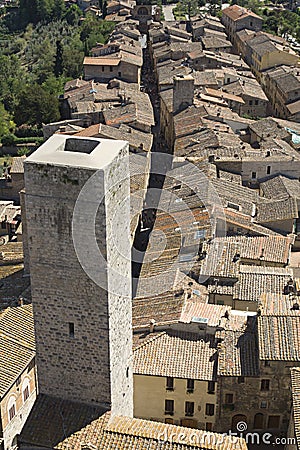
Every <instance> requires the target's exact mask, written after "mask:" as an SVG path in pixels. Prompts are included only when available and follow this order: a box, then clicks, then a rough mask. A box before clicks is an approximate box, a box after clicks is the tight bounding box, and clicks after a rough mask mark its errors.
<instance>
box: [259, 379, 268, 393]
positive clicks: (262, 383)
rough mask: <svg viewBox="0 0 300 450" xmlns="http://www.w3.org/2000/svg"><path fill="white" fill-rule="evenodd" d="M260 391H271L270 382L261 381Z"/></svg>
mask: <svg viewBox="0 0 300 450" xmlns="http://www.w3.org/2000/svg"><path fill="white" fill-rule="evenodd" d="M260 390H261V391H269V390H270V380H261V382H260Z"/></svg>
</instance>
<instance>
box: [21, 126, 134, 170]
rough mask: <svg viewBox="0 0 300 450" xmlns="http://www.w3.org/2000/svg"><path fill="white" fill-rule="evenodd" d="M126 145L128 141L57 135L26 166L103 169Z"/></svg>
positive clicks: (34, 154)
mask: <svg viewBox="0 0 300 450" xmlns="http://www.w3.org/2000/svg"><path fill="white" fill-rule="evenodd" d="M126 145H127V142H126V141H117V140H112V139H99V138H86V137H84V138H82V137H74V136H67V135H61V134H55V135H53V136H51V137H50V138H49V139H48V140H47V141H46V142H45V143H44V144H42V145H41V146H40V147H39V148H38V149H37V150H36V151H35V152H34V153H33V154H32V155H30V156H29V157H28V158H27V159H26V161H25V164H28V163H35V164H54V165H60V166H72V167H82V168H90V169H101V168H104V167H105V166H107V165H108V164H110V163H111V162H112V161H113V160H114V158H115V157H116V156H117V155H118V154H119V152H120V150H121V149H123V148H124V147H125V146H126Z"/></svg>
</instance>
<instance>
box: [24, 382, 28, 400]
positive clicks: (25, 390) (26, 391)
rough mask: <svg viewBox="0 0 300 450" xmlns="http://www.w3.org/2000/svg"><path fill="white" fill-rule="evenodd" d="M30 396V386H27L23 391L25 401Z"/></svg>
mask: <svg viewBox="0 0 300 450" xmlns="http://www.w3.org/2000/svg"><path fill="white" fill-rule="evenodd" d="M28 397H29V386H26V388H25V389H24V391H23V401H24V402H26V400H27V399H28Z"/></svg>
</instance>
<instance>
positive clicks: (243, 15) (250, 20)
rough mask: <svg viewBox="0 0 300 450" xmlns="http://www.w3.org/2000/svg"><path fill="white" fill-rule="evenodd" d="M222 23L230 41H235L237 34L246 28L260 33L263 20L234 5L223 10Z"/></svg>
mask: <svg viewBox="0 0 300 450" xmlns="http://www.w3.org/2000/svg"><path fill="white" fill-rule="evenodd" d="M221 22H222V23H223V25H224V26H225V28H226V31H227V33H228V36H229V39H230V40H231V41H234V39H235V35H236V32H237V31H240V30H243V29H244V28H247V29H249V30H254V31H260V30H261V29H262V24H263V19H262V18H261V17H259V16H258V15H257V14H255V13H254V12H252V11H250V10H249V9H246V8H243V7H242V6H239V5H232V6H229V7H228V8H225V9H223V11H222V19H221Z"/></svg>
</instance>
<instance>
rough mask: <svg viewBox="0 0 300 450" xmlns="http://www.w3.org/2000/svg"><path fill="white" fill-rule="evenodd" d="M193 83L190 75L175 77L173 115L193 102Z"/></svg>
mask: <svg viewBox="0 0 300 450" xmlns="http://www.w3.org/2000/svg"><path fill="white" fill-rule="evenodd" d="M194 83H195V80H194V78H193V77H192V76H191V75H175V76H174V88H173V114H176V113H178V112H179V111H182V110H183V109H185V108H187V107H188V106H191V105H192V104H193V101H194Z"/></svg>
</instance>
